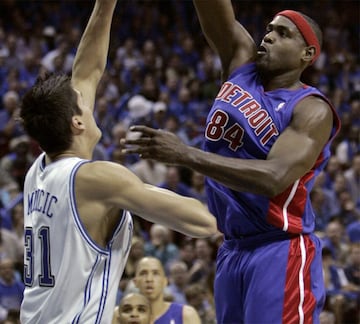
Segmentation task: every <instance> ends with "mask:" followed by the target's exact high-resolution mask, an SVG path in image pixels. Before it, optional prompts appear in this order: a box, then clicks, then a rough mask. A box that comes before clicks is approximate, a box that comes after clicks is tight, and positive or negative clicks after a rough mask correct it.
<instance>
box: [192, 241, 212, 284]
mask: <svg viewBox="0 0 360 324" xmlns="http://www.w3.org/2000/svg"><path fill="white" fill-rule="evenodd" d="M213 253H214V249H213V246H212V244H211V242H210V240H209V239H196V241H195V256H196V257H195V261H194V264H193V265H192V267H191V268H190V269H189V283H200V284H202V285H205V286H207V283H208V281H209V277H210V276H212V275H213V273H214V270H215V266H216V264H215V259H214V256H213Z"/></svg>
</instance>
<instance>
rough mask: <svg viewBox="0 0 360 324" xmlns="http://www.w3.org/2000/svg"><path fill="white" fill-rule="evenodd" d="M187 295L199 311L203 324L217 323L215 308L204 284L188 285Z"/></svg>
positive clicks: (188, 300) (191, 303)
mask: <svg viewBox="0 0 360 324" xmlns="http://www.w3.org/2000/svg"><path fill="white" fill-rule="evenodd" d="M185 297H186V300H187V302H188V303H189V305H191V306H192V307H194V308H195V309H196V311H197V312H198V314H199V316H200V319H201V323H202V324H216V317H215V308H214V306H213V304H212V302H210V301H209V296H208V294H207V291H206V288H205V287H204V286H203V285H201V284H198V283H195V284H191V285H189V286H187V287H186V288H185ZM210 298H211V296H210Z"/></svg>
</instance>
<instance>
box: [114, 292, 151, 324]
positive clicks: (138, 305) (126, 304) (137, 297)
mask: <svg viewBox="0 0 360 324" xmlns="http://www.w3.org/2000/svg"><path fill="white" fill-rule="evenodd" d="M150 319H151V305H150V301H149V299H148V298H147V297H145V296H144V295H142V294H139V293H128V294H126V295H125V296H123V297H122V298H121V301H120V304H119V306H116V307H115V309H114V315H113V319H112V322H111V324H150V323H151V322H150Z"/></svg>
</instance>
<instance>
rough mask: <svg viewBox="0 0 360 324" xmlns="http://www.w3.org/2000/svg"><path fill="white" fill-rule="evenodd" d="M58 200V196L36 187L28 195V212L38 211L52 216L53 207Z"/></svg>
mask: <svg viewBox="0 0 360 324" xmlns="http://www.w3.org/2000/svg"><path fill="white" fill-rule="evenodd" d="M57 202H58V199H57V197H56V196H54V195H52V194H51V193H50V192H47V191H44V190H42V189H36V190H34V191H33V192H32V193H30V194H29V195H28V210H27V214H28V215H30V214H31V213H32V212H34V211H37V212H40V213H42V214H44V215H46V216H48V217H52V216H53V213H52V207H53V205H54V204H56V203H57Z"/></svg>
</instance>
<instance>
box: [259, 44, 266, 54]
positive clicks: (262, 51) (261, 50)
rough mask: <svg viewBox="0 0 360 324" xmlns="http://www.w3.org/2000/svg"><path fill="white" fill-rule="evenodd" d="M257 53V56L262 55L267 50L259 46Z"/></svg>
mask: <svg viewBox="0 0 360 324" xmlns="http://www.w3.org/2000/svg"><path fill="white" fill-rule="evenodd" d="M257 52H258V54H260V55H262V54H265V53H266V52H267V50H266V48H265V47H264V46H262V45H260V46H259V48H258V51H257Z"/></svg>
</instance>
